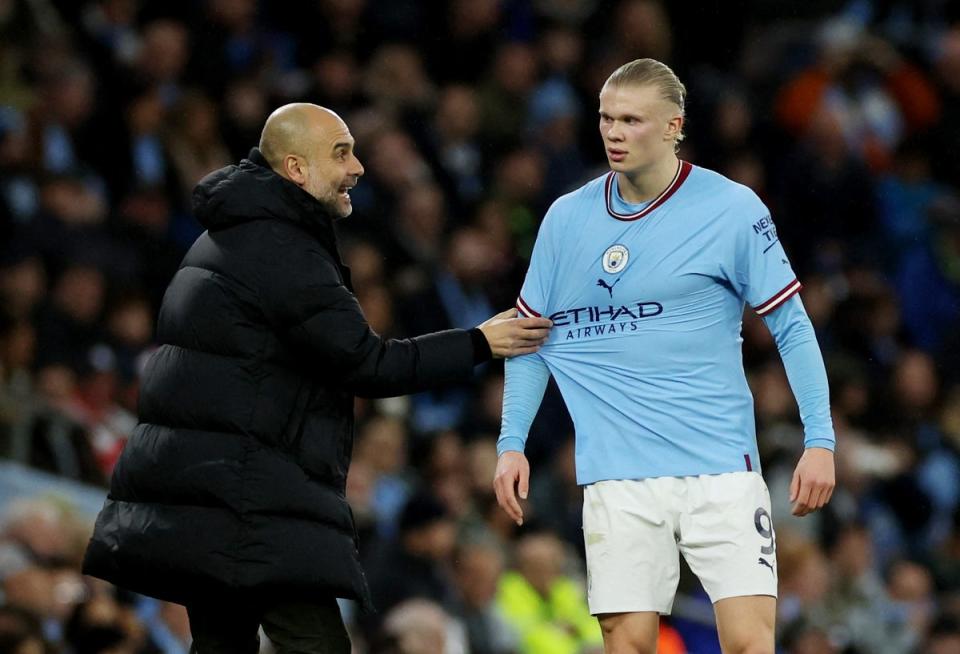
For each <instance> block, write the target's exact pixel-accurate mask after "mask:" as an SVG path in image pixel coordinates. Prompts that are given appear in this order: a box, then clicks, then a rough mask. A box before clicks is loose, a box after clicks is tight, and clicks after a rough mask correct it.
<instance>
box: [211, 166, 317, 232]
mask: <svg viewBox="0 0 960 654" xmlns="http://www.w3.org/2000/svg"><path fill="white" fill-rule="evenodd" d="M193 213H194V215H195V216H196V217H197V220H198V221H200V224H201V225H203V227H204V228H206V229H208V230H210V231H215V230H218V229H225V228H227V227H232V226H234V225H238V224H240V223H244V222H247V221H250V220H262V219H264V218H276V219H280V220H286V221H289V222H293V223H296V224H298V225H300V226H301V227H303V228H305V229H307V230H308V231H311V232H313V233H314V234H315V235H317V236H325V237H330V236H332V235H333V234H332V233H333V216H332V215H331V214H330V212H328V211H327V210H326V209H325V208H324V206H323V205H322V204H321V203H320V202H319V201H318V200H317V199H316V198H314V197H313V196H311V195H310V194H309V193H307V192H306V191H304V190H303V189H301V188H300V187H299V186H297V185H296V184H294V183H293V182H291V181H290V180H288V179H284V178H283V177H281V176H280V175H278V174H277V173H275V172H274V171H273V170H272V169H271V168H270V165H269V164H268V163H267V160H266V159H265V158H264V156H263V154H261V153H260V149H259V148H253V149H252V150H250V154H249V155H247V158H246V159H243V160H242V161H241V162H240V163H239V164H236V165H230V166H226V167H224V168H221V169H219V170H215V171H214V172H212V173H210V174H209V175H207V176H206V177H204V178H203V179H201V180H200V182H199V183H198V184H197V185H196V187H195V188H194V189H193Z"/></svg>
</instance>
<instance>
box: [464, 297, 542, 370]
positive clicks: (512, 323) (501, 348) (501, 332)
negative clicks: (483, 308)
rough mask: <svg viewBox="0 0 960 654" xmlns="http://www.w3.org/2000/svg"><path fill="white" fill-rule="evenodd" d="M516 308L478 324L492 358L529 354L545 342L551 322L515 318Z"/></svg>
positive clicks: (538, 319) (540, 319)
mask: <svg viewBox="0 0 960 654" xmlns="http://www.w3.org/2000/svg"><path fill="white" fill-rule="evenodd" d="M516 316H517V310H516V309H508V310H506V311H504V312H503V313H498V314H497V315H495V316H494V317H493V318H490V319H489V320H487V321H486V322H484V323H483V324H481V325H480V326H479V328H480V331H481V332H483V335H484V337H486V339H487V343H489V344H490V351H491V352H493V358H494V359H503V358H504V357H516V356H520V355H521V354H530V353H532V352H536V351H537V350H539V349H540V346H541V345H543V344H544V343H546V342H547V337H548V336H549V335H550V328H551V327H553V323H552V322H550V321H549V320H548V319H546V318H517V317H516Z"/></svg>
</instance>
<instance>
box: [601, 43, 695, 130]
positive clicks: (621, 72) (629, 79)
mask: <svg viewBox="0 0 960 654" xmlns="http://www.w3.org/2000/svg"><path fill="white" fill-rule="evenodd" d="M608 86H616V87H624V86H655V87H657V89H659V90H660V96H661V97H662V98H663V99H664V100H666V101H667V102H672V103H673V104H675V105H676V106H677V108H678V109H679V110H680V115H681V116H683V117H686V115H687V114H686V103H687V87H685V86H684V85H683V82H681V81H680V78H679V77H677V75H676V73H674V72H673V70H672V69H671V68H670V66H668V65H666V64H665V63H663V62H662V61H657V60H656V59H634V60H633V61H631V62H628V63H625V64H624V65H622V66H620V68H618V69H616V70H615V71H613V73H611V75H610V77H608V78H607V81H606V82H604V84H603V88H607V87H608ZM684 136H685V134H684V133H683V131H682V130H681V131H680V133H679V134H678V135H677V143H680V141H682V140H683V139H684Z"/></svg>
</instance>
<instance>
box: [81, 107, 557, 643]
mask: <svg viewBox="0 0 960 654" xmlns="http://www.w3.org/2000/svg"><path fill="white" fill-rule="evenodd" d="M353 146H354V141H353V136H351V134H350V130H349V129H348V128H347V125H346V124H345V123H344V122H343V120H341V119H340V117H339V116H337V115H336V114H335V113H333V112H332V111H329V110H328V109H324V108H323V107H318V106H316V105H310V104H290V105H286V106H284V107H281V108H279V109H277V110H276V111H275V112H274V113H273V114H272V115H271V116H270V117H269V118H268V119H267V122H266V124H265V126H264V129H263V134H262V136H261V139H260V147H259V148H253V150H251V152H250V154H249V156H248V158H247V159H244V160H243V161H241V162H240V164H239V165H236V166H228V167H226V168H223V169H221V170H218V171H216V172H214V173H211V174H210V175H208V176H207V177H206V178H204V179H203V180H202V181H201V182H200V183H199V184H198V185H197V187H196V189H195V190H194V211H195V213H196V216H197V219H198V220H199V221H200V222H201V223H202V224H203V226H204V227H205V228H206V230H207V231H205V232H204V233H203V234H202V235H201V236H200V237H199V238H198V239H197V241H196V243H194V245H193V247H192V248H191V249H190V251H189V252H188V253H187V255H186V257H185V258H184V260H183V264H182V265H181V267H180V269H179V271H178V272H177V273H176V275H175V276H174V278H173V280H172V281H171V283H170V286H169V288H168V289H167V292H166V295H165V296H164V300H163V306H162V308H161V310H160V317H159V323H158V329H157V339H158V342H159V344H160V345H159V347H158V349H157V351H156V352H155V354H154V355H153V356H152V357H151V359H150V361H149V363H148V364H147V366H146V368H145V370H144V375H143V379H142V385H141V395H140V407H139V408H140V424H139V425H138V426H137V428H136V429H135V431H134V433H133V436H132V437H131V439H130V442H129V444H128V445H127V447H126V449H125V450H124V452H123V455H122V456H121V458H120V460H119V462H118V463H117V466H116V468H115V470H114V474H113V478H112V480H111V486H110V494H109V496H108V498H107V500H106V502H105V503H104V506H103V509H102V510H101V512H100V515H99V516H98V518H97V524H96V528H95V531H94V534H93V537H92V538H91V539H90V543H89V546H88V548H87V553H86V557H85V560H84V572H86V573H87V574H91V575H94V576H96V577H101V578H103V579H106V580H108V581H110V582H112V583H115V584H117V585H118V586H121V587H124V588H128V589H130V590H133V591H136V592H139V593H142V594H145V595H150V596H153V597H158V598H160V599H164V600H168V601H172V602H177V603H180V604H184V605H186V607H187V611H188V614H189V616H190V626H191V631H192V632H193V637H194V645H193V651H194V652H200V653H201V654H215V653H220V652H229V653H230V654H246V653H251V654H252V653H254V652H257V651H258V649H259V639H258V636H257V633H258V629H259V627H260V626H261V625H262V626H263V629H264V631H265V632H266V633H267V635H268V636H269V637H270V640H271V641H273V643H274V645H275V647H276V650H277V652H279V653H280V654H283V653H285V652H317V653H321V652H322V653H337V654H340V653H343V654H347V653H348V652H350V642H349V639H348V637H347V633H346V630H345V628H344V625H343V621H342V619H341V617H340V612H339V609H338V607H337V603H336V598H337V597H344V598H352V599H355V600H358V601H359V602H360V603H361V604H362V605H363V606H364V607H365V608H367V609H370V608H371V606H370V598H369V591H368V589H367V583H366V580H365V578H364V575H363V572H362V571H361V569H360V564H359V562H358V554H357V542H356V531H355V529H354V524H353V517H352V515H351V513H350V508H349V506H348V505H347V502H346V500H345V497H344V491H345V482H346V477H347V469H348V466H349V463H350V453H351V450H352V447H353V420H354V419H353V403H354V397H355V396H363V397H389V396H394V395H400V394H405V393H413V392H417V391H421V390H424V389H428V388H432V387H436V386H441V385H444V384H447V383H451V382H457V381H461V380H463V379H465V378H468V377H469V376H470V374H471V371H472V369H473V367H474V366H475V365H477V364H479V363H482V362H484V361H487V360H489V359H490V358H491V357H506V356H514V355H519V354H524V353H528V352H534V351H536V350H537V349H538V348H539V347H540V345H541V344H542V343H543V342H544V340H545V338H546V336H547V333H548V330H549V327H550V322H549V321H547V320H545V319H541V318H514V317H513V312H512V311H510V312H504V313H502V314H499V315H498V316H494V317H493V318H491V319H490V320H488V321H486V322H485V323H483V324H482V325H480V326H479V327H477V328H474V329H471V330H460V329H452V330H449V331H444V332H437V333H434V334H427V335H425V336H419V337H417V338H411V339H403V340H385V339H383V338H381V337H380V336H378V335H377V334H376V333H374V332H373V331H372V330H371V329H370V327H369V325H368V324H367V322H366V320H365V319H364V316H363V312H362V311H361V310H360V306H359V304H358V303H357V300H356V298H355V297H354V295H353V293H352V291H351V286H350V272H349V270H348V269H347V268H346V266H344V264H343V262H342V261H341V259H340V255H339V253H338V249H337V236H336V233H335V231H334V227H333V222H334V221H335V220H337V219H339V218H344V217H346V216H348V215H350V213H351V211H352V205H351V202H350V190H351V189H352V188H353V187H354V186H356V184H357V182H358V180H359V179H360V177H361V176H362V175H363V166H362V165H361V164H360V162H359V161H358V160H357V157H356V155H355V154H354V150H353Z"/></svg>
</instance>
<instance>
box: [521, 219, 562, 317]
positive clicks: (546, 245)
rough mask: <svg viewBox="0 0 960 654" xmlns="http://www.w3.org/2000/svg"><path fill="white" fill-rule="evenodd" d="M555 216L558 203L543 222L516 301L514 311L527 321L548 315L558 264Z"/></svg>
mask: <svg viewBox="0 0 960 654" xmlns="http://www.w3.org/2000/svg"><path fill="white" fill-rule="evenodd" d="M558 212H559V209H558V208H557V203H556V202H554V203H553V205H552V206H551V207H550V209H549V210H548V211H547V213H546V215H545V216H544V218H543V223H542V224H541V225H540V231H539V232H538V233H537V241H536V243H534V245H533V254H532V255H531V256H530V266H529V267H528V268H527V276H526V278H524V280H523V286H522V287H521V289H520V295H519V297H517V311H518V312H519V314H520V315H521V316H526V317H527V318H533V317H540V316H542V315H547V314H549V309H548V304H549V299H550V288H551V286H552V282H553V274H554V271H555V270H556V260H557V252H556V247H555V240H554V232H555V229H556V227H555V224H556V222H557V214H558Z"/></svg>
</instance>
